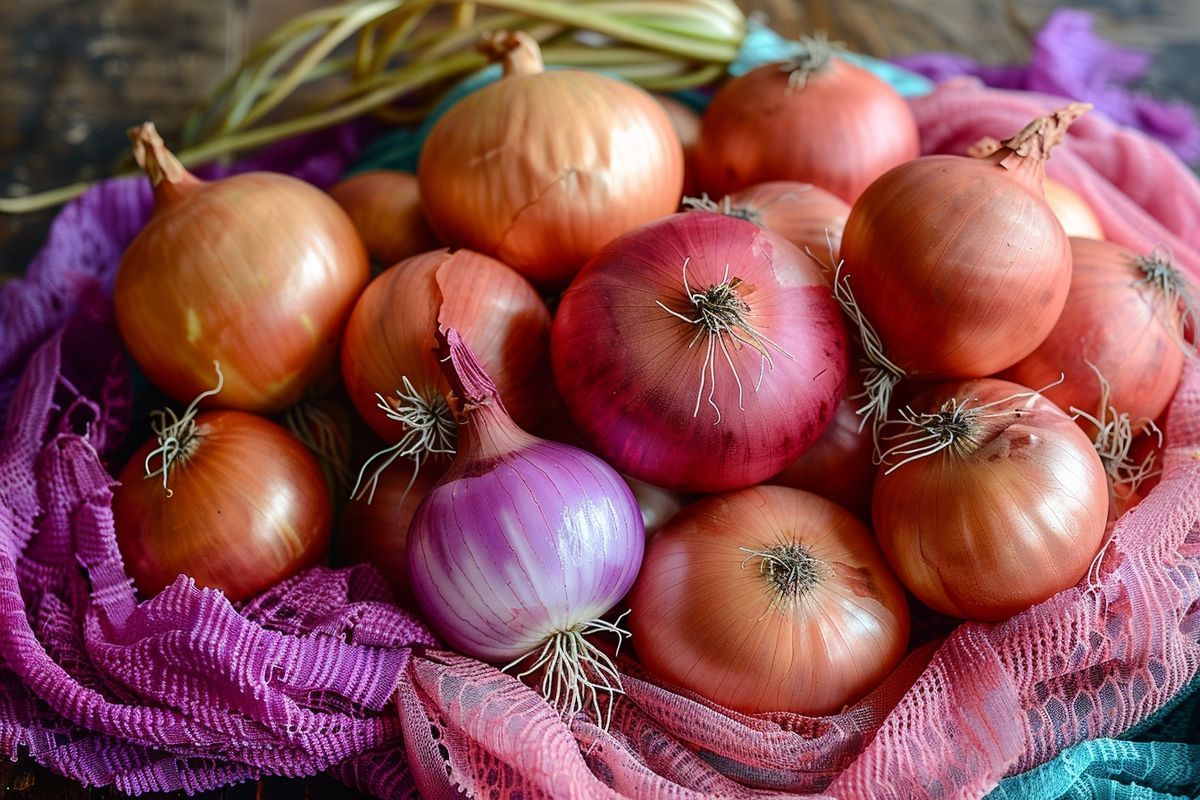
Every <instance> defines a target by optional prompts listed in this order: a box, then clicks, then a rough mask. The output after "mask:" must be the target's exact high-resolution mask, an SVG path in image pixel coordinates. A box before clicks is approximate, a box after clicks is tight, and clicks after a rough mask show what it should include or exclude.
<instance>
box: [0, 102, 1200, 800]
mask: <svg viewBox="0 0 1200 800" xmlns="http://www.w3.org/2000/svg"><path fill="white" fill-rule="evenodd" d="M1030 104H1032V105H1030ZM1053 104H1054V102H1053V101H1050V100H1048V99H1045V98H1037V97H1030V96H1020V95H1011V94H1005V93H1000V92H994V91H987V90H982V89H980V88H979V87H978V86H976V85H972V84H951V85H947V86H946V87H945V88H943V89H941V90H939V92H937V93H936V94H934V95H933V96H932V97H930V98H926V99H922V100H918V101H916V102H915V104H914V108H915V110H916V113H917V116H918V119H919V120H920V122H921V127H922V131H923V134H924V137H925V138H924V141H925V145H926V148H927V149H928V150H931V151H932V150H939V151H944V150H959V149H961V147H963V146H965V145H967V144H970V143H971V142H973V141H974V140H975V139H976V138H978V137H979V136H982V135H985V134H986V135H1005V134H1006V133H1007V132H1010V131H1015V130H1017V129H1018V128H1020V126H1021V125H1022V124H1024V122H1026V121H1027V120H1028V118H1029V117H1030V116H1031V115H1032V114H1031V113H1030V108H1031V107H1032V108H1035V109H1041V108H1044V107H1048V106H1049V105H1053ZM968 118H969V119H970V121H969V122H966V121H964V120H967V119H968ZM1085 121H1086V123H1087V124H1086V125H1085V124H1083V123H1084V121H1081V123H1080V125H1079V127H1078V128H1077V130H1078V131H1079V133H1078V135H1077V136H1076V135H1073V136H1072V138H1071V140H1070V141H1069V142H1068V145H1067V146H1066V147H1065V148H1063V150H1062V151H1060V152H1059V154H1058V155H1056V156H1055V158H1054V160H1052V162H1051V170H1052V173H1053V174H1055V176H1056V177H1059V178H1060V179H1061V180H1063V181H1064V182H1065V183H1068V185H1071V186H1073V187H1074V188H1076V189H1077V190H1080V191H1081V192H1083V193H1084V195H1085V197H1087V198H1088V199H1090V200H1092V201H1093V202H1094V203H1095V204H1096V206H1097V210H1098V211H1099V212H1100V214H1101V218H1102V220H1103V221H1104V223H1105V225H1106V228H1107V230H1108V232H1109V235H1110V236H1111V237H1112V238H1113V239H1115V240H1117V241H1122V242H1124V243H1126V244H1129V245H1130V246H1131V247H1135V248H1143V247H1146V246H1147V245H1148V244H1153V243H1157V242H1159V241H1162V242H1166V243H1169V244H1170V246H1171V247H1172V249H1173V250H1175V253H1176V257H1177V259H1178V260H1179V261H1181V262H1182V263H1183V264H1185V266H1186V267H1187V268H1188V269H1189V270H1190V271H1191V273H1192V274H1193V276H1197V275H1200V260H1197V258H1196V253H1197V252H1200V226H1196V225H1195V221H1196V220H1197V218H1198V217H1200V189H1198V188H1197V186H1196V184H1195V181H1194V178H1192V177H1191V175H1190V173H1188V172H1187V171H1186V169H1185V168H1183V167H1182V166H1181V165H1180V164H1179V163H1178V162H1177V161H1175V160H1174V159H1173V158H1172V157H1170V156H1169V155H1167V154H1165V152H1164V151H1162V149H1161V148H1160V147H1158V146H1156V145H1153V144H1150V143H1148V141H1147V140H1145V139H1144V138H1142V137H1140V136H1138V135H1135V134H1131V133H1127V132H1124V131H1122V130H1119V129H1117V128H1115V127H1114V126H1112V125H1111V124H1110V123H1107V122H1105V121H1104V120H1102V119H1098V118H1097V119H1094V120H1087V118H1085ZM357 137H358V133H356V132H355V131H354V130H351V129H343V130H342V131H340V132H338V133H337V134H336V135H335V136H334V137H332V138H331V137H325V138H324V139H317V140H312V139H310V140H307V141H304V142H300V143H293V144H292V145H291V146H290V150H289V151H288V152H287V154H286V158H284V159H283V160H282V161H280V162H279V163H276V164H275V165H274V166H276V167H278V168H285V169H289V170H298V169H304V170H307V172H306V173H305V174H307V175H308V176H309V177H310V178H312V179H314V180H316V181H317V182H324V181H327V180H329V179H330V178H331V177H332V176H333V175H336V174H337V171H338V170H339V169H340V167H341V165H342V163H344V160H345V157H347V156H349V155H351V154H352V153H353V152H354V150H355V149H356V147H357ZM314 155H315V156H316V159H317V160H315V161H314V160H312V159H310V158H307V157H308V156H314ZM314 165H315V166H314ZM1155 187H1156V188H1155ZM1152 188H1155V190H1154V191H1152ZM1161 198H1169V200H1164V199H1161ZM148 202H149V198H148V193H147V192H145V190H144V189H143V188H142V186H141V185H140V184H139V183H138V182H113V183H110V184H107V185H105V186H104V187H100V188H99V189H97V190H94V191H93V192H91V193H89V194H88V195H87V196H85V197H84V198H82V199H81V200H80V201H78V202H76V203H75V204H73V205H72V206H71V207H69V208H68V209H67V210H66V211H64V213H63V214H62V215H61V216H60V219H59V221H58V223H57V225H56V227H55V230H54V232H53V234H52V236H51V239H50V242H49V243H48V245H47V248H46V250H45V251H44V252H43V254H42V255H41V256H40V257H39V259H38V260H37V262H35V264H34V265H32V266H31V269H30V274H29V277H28V279H27V280H25V281H23V282H19V283H16V284H11V285H9V286H5V287H2V288H0V418H2V419H3V421H4V429H3V430H4V432H3V436H2V438H0V750H2V751H3V752H5V753H7V754H8V755H10V756H13V755H15V754H16V753H17V752H18V751H19V750H20V749H22V748H25V749H27V750H28V752H30V753H32V754H33V755H34V757H35V758H36V759H37V760H39V761H40V762H42V763H44V764H48V765H50V766H51V767H52V768H54V769H56V770H58V771H60V772H63V773H65V774H67V775H70V776H72V777H75V778H77V779H79V780H82V781H84V782H86V783H93V784H115V785H116V786H118V787H120V788H121V789H123V790H125V791H129V792H141V791H147V790H150V789H177V788H182V789H185V790H187V791H198V790H202V789H206V788H211V787H214V786H219V785H222V784H227V783H231V782H235V781H240V780H244V779H248V778H252V777H256V776H259V775H263V774H283V775H301V774H311V773H314V772H317V771H321V770H326V769H328V770H332V771H333V772H334V774H336V775H337V776H338V777H340V778H341V779H342V780H344V781H346V782H347V783H348V784H350V785H352V786H355V787H358V788H360V789H363V790H365V791H368V792H371V793H373V794H376V795H378V796H381V797H406V796H415V792H417V791H420V793H421V796H424V797H429V798H452V797H459V796H462V795H464V794H465V795H467V796H470V797H480V798H514V799H515V798H520V799H521V800H531V799H532V798H572V797H578V798H605V797H612V798H617V797H638V798H710V797H731V798H732V797H736V798H740V797H782V796H816V797H838V798H855V799H856V800H857V798H909V797H978V796H981V795H982V794H984V793H986V792H987V791H988V790H989V789H990V788H992V787H993V786H995V785H996V783H997V782H998V780H999V779H1000V778H1001V777H1002V776H1004V775H1006V774H1010V773H1013V772H1018V771H1021V770H1023V769H1025V768H1028V767H1030V766H1033V765H1035V764H1037V763H1040V762H1042V761H1044V760H1046V759H1048V758H1049V757H1051V756H1053V755H1054V754H1055V753H1057V752H1058V751H1059V750H1061V749H1062V748H1063V747H1065V746H1067V745H1070V744H1073V743H1075V742H1078V741H1080V740H1082V739H1084V738H1090V737H1095V736H1099V735H1112V734H1117V733H1119V732H1121V731H1122V730H1124V729H1126V728H1128V727H1129V726H1130V725H1132V724H1134V723H1136V722H1137V721H1139V720H1141V719H1143V718H1145V717H1146V716H1147V715H1149V714H1150V713H1152V712H1153V711H1154V710H1156V709H1157V708H1159V707H1160V706H1161V705H1162V704H1163V703H1164V702H1166V701H1167V700H1168V699H1169V698H1170V697H1171V696H1172V695H1173V694H1174V693H1176V692H1177V691H1178V690H1179V688H1180V687H1182V686H1183V685H1184V684H1186V683H1187V682H1188V681H1189V680H1191V679H1192V678H1193V677H1194V676H1195V675H1196V673H1197V670H1198V668H1200V651H1198V646H1197V641H1198V639H1200V617H1198V616H1197V609H1200V491H1198V490H1200V485H1198V484H1200V368H1197V366H1196V365H1195V364H1191V365H1189V367H1188V370H1187V372H1186V374H1185V378H1184V381H1183V384H1182V385H1181V387H1180V389H1179V392H1178V394H1177V396H1176V398H1175V400H1174V403H1173V405H1172V408H1171V413H1170V423H1169V426H1168V431H1167V437H1168V451H1167V453H1166V460H1165V473H1164V476H1163V479H1162V481H1161V483H1160V484H1159V486H1158V487H1157V488H1156V489H1155V490H1154V491H1153V492H1152V493H1151V494H1150V495H1149V497H1148V498H1147V499H1146V500H1145V501H1144V502H1143V503H1142V504H1141V505H1140V506H1138V507H1137V508H1136V509H1135V510H1134V511H1132V512H1131V513H1129V514H1128V515H1126V516H1125V517H1124V518H1122V519H1121V520H1120V521H1118V523H1117V524H1116V526H1115V528H1114V531H1113V538H1112V541H1111V543H1110V544H1109V546H1108V548H1107V549H1106V551H1105V553H1106V554H1105V558H1104V559H1103V562H1102V568H1101V571H1100V577H1099V580H1098V581H1097V583H1096V585H1094V586H1091V587H1089V586H1081V587H1078V588H1075V589H1072V590H1070V591H1067V592H1064V593H1062V594H1060V595H1058V596H1057V597H1055V598H1053V599H1052V600H1050V601H1048V602H1047V603H1044V604H1042V605H1040V606H1038V607H1036V608H1033V609H1031V610H1029V611H1028V612H1025V613H1023V614H1021V615H1018V616H1017V617H1015V618H1013V619H1011V620H1009V621H1007V622H1005V623H1001V624H995V625H981V624H967V625H962V626H959V627H958V628H957V629H956V630H954V632H953V633H952V634H951V635H950V636H949V637H947V638H946V639H945V640H944V641H940V640H939V641H934V642H931V643H929V644H927V645H924V646H922V647H921V648H918V649H917V650H916V651H915V652H914V653H912V654H911V655H910V656H909V657H908V658H907V659H906V660H905V661H904V662H903V663H902V664H901V666H900V667H899V668H898V669H897V670H896V672H895V673H894V674H893V675H892V676H891V678H890V679H889V680H888V681H887V682H886V683H885V684H884V685H883V686H881V687H880V688H879V689H877V690H876V691H875V692H873V693H872V694H871V695H870V696H868V697H867V698H866V699H864V700H863V701H861V702H859V703H857V704H856V705H854V706H853V707H850V708H848V709H846V710H844V711H843V712H842V713H840V714H837V715H833V716H829V717H823V718H809V717H802V716H797V715H791V714H769V715H759V716H756V717H747V716H744V715H740V714H735V713H732V712H728V711H725V710H722V709H721V708H718V707H716V706H714V705H713V704H711V703H709V702H707V701H705V700H703V699H701V698H697V697H694V696H690V695H687V694H685V693H680V692H676V691H672V690H671V689H670V687H664V686H662V685H660V684H659V683H657V682H656V681H654V680H652V679H651V678H649V677H648V676H646V675H644V674H643V673H642V672H641V671H640V670H639V669H638V667H637V665H636V664H635V663H633V662H632V661H629V660H628V659H625V660H623V661H622V662H621V663H622V665H623V667H624V669H625V671H626V673H627V677H626V689H627V695H626V696H625V697H624V698H622V699H621V700H620V701H619V702H618V704H617V707H616V713H615V717H614V721H613V725H612V728H611V730H610V731H608V732H602V731H600V730H599V729H597V728H596V726H595V725H594V724H592V723H591V722H589V721H588V720H586V719H584V718H579V719H576V720H573V721H572V722H571V724H570V725H569V726H568V724H567V723H564V722H563V721H562V720H561V719H559V718H558V716H557V715H556V714H555V713H554V712H553V711H552V710H551V709H550V708H549V707H548V706H547V705H546V704H545V703H544V702H543V701H542V700H541V699H540V698H539V697H538V696H537V695H536V694H535V693H534V692H533V691H532V690H531V689H529V688H527V687H526V686H524V685H523V684H521V683H519V682H518V681H516V680H515V679H513V678H512V677H510V676H508V675H505V674H503V673H501V672H500V671H498V670H497V669H496V668H494V667H492V666H488V665H485V664H481V663H479V662H476V661H473V660H471V659H467V658H464V657H462V656H458V655H455V654H452V653H448V652H444V651H439V650H435V649H432V647H431V645H432V644H433V640H432V639H431V637H430V635H429V633H428V631H427V630H426V629H425V628H424V627H422V626H421V625H420V624H419V623H418V622H417V621H416V620H414V619H412V618H411V617H410V616H408V615H407V614H405V613H404V612H403V611H401V610H399V609H398V608H396V607H395V606H393V605H391V604H390V603H389V602H388V594H387V590H386V589H385V587H384V584H383V582H382V581H381V580H380V578H379V577H378V576H377V575H376V574H375V573H374V572H373V571H371V570H369V569H366V568H356V569H351V570H340V571H335V570H329V569H325V568H317V569H314V570H311V571H309V572H307V573H305V574H303V575H301V576H298V577H297V578H295V579H293V580H291V581H288V582H286V583H285V584H283V585H281V586H278V587H276V588H274V589H272V590H271V591H269V592H267V593H266V594H265V595H263V596H262V597H260V598H258V599H256V600H255V601H253V602H251V603H249V604H247V605H245V606H244V607H240V608H238V607H234V606H231V605H230V604H229V603H227V602H226V601H225V600H224V599H223V598H222V597H221V596H220V595H218V594H217V593H214V592H209V591H200V590H197V589H196V588H195V587H194V586H192V585H191V584H190V583H189V582H188V581H187V580H186V579H180V580H179V581H177V582H176V583H175V584H174V585H172V586H171V587H169V588H168V589H167V590H165V591H164V592H163V593H161V594H160V595H159V596H157V597H155V598H152V599H150V600H148V601H146V602H142V603H138V602H137V601H136V599H135V597H134V595H133V592H132V590H131V588H130V584H129V581H128V579H127V578H126V576H125V574H124V571H123V568H122V565H121V562H120V558H119V554H118V552H117V549H116V547H115V541H114V537H113V530H112V516H111V510H110V502H109V501H110V494H109V491H110V487H111V485H112V478H111V477H110V476H111V474H112V473H113V472H114V471H115V469H116V467H117V466H118V465H114V464H109V463H107V462H106V461H105V459H106V456H107V454H108V453H109V452H110V450H111V446H112V445H113V444H114V443H115V442H116V441H118V440H119V439H120V437H121V436H122V435H124V433H125V431H126V430H127V428H128V420H127V419H126V417H127V416H128V404H129V388H128V380H127V376H126V371H125V366H124V361H123V356H122V353H121V351H120V347H119V343H118V342H117V340H116V337H115V335H114V333H113V329H112V325H111V320H110V312H109V300H108V292H109V291H110V289H111V281H112V272H113V269H114V268H115V265H116V260H117V258H118V257H119V254H120V252H121V249H122V248H123V247H124V244H125V242H127V241H128V238H129V237H130V236H131V235H132V234H133V232H134V231H136V230H137V228H138V226H139V225H140V224H141V221H142V220H143V219H144V217H145V214H146V213H147V211H148ZM139 424H140V423H139Z"/></svg>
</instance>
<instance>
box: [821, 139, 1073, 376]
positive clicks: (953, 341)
mask: <svg viewBox="0 0 1200 800" xmlns="http://www.w3.org/2000/svg"><path fill="white" fill-rule="evenodd" d="M1072 118H1073V117H1072ZM1044 119H1045V120H1046V130H1047V131H1050V132H1049V133H1047V134H1046V137H1045V138H1046V141H1041V140H1038V137H1039V136H1040V135H1041V134H1039V133H1034V134H1033V135H1032V136H1031V137H1030V138H1031V139H1035V140H1037V141H1035V143H1034V145H1033V150H1032V151H1031V152H1030V154H1029V155H1028V156H1018V155H1017V154H1016V153H1015V152H1014V151H1013V150H1011V149H1009V148H1008V147H1002V148H1001V149H1000V150H998V151H997V152H996V153H994V154H992V155H990V156H988V157H986V158H966V157H964V156H953V155H932V156H922V157H921V158H918V159H915V160H913V161H910V162H908V163H906V164H902V165H901V166H899V167H896V168H895V169H892V170H890V171H889V172H887V173H886V174H884V175H883V176H882V177H880V178H879V179H878V180H876V181H875V182H874V183H872V184H871V186H870V187H869V188H868V189H867V190H866V191H865V192H864V193H863V195H862V197H861V198H860V199H859V200H858V202H856V203H855V204H854V208H853V209H852V210H851V212H850V217H849V219H848V220H847V222H846V229H845V232H844V234H843V236H842V249H841V257H842V259H843V260H844V262H845V264H844V267H843V272H842V274H843V275H845V276H846V278H847V280H848V282H849V284H850V286H851V288H852V290H853V292H854V296H855V300H856V301H857V303H858V307H859V309H861V311H862V312H863V313H864V314H865V316H866V317H867V319H869V320H870V322H871V324H872V325H873V326H874V328H875V330H876V332H877V333H878V334H879V336H880V338H881V339H882V341H883V345H884V349H885V350H886V353H887V357H888V358H889V359H890V360H891V361H892V362H894V363H895V364H897V365H899V366H900V367H901V368H902V369H903V370H904V371H905V372H906V373H907V374H908V375H910V376H914V377H920V378H926V379H944V378H953V377H961V378H970V377H983V376H986V375H991V374H994V373H996V372H999V371H1000V370H1002V369H1004V368H1006V367H1009V366H1012V365H1013V364H1015V363H1016V362H1017V361H1020V360H1021V359H1022V358H1024V357H1025V356H1027V355H1029V353H1031V352H1033V350H1034V349H1035V348H1036V347H1037V346H1038V345H1039V344H1041V342H1042V341H1043V340H1044V339H1045V338H1046V336H1047V334H1049V333H1050V330H1051V329H1052V328H1053V327H1054V323H1055V322H1056V321H1057V320H1058V316H1059V314H1060V313H1061V312H1062V308H1063V305H1064V303H1065V302H1066V299H1067V289H1068V286H1069V285H1070V280H1071V251H1070V246H1069V244H1068V242H1067V236H1066V234H1065V233H1064V232H1063V229H1062V225H1061V224H1059V222H1058V220H1057V219H1056V218H1055V216H1054V214H1053V212H1051V210H1050V208H1049V207H1048V206H1047V205H1046V202H1045V198H1044V197H1043V195H1042V182H1043V179H1044V171H1045V167H1044V160H1043V159H1044V155H1045V153H1046V152H1047V151H1048V150H1049V148H1050V147H1051V146H1052V145H1053V135H1054V134H1059V135H1061V133H1062V131H1063V130H1064V129H1065V124H1062V123H1061V122H1059V120H1058V118H1057V117H1055V118H1053V120H1052V118H1050V117H1047V118H1044ZM1052 122H1053V124H1052ZM1055 125H1058V126H1060V127H1055ZM1023 133H1025V132H1023ZM1010 141H1012V140H1010ZM1014 144H1015V142H1014ZM1026 144H1028V141H1027V142H1026Z"/></svg>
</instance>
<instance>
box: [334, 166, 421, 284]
mask: <svg viewBox="0 0 1200 800" xmlns="http://www.w3.org/2000/svg"><path fill="white" fill-rule="evenodd" d="M329 196H330V197H332V198H333V199H334V200H336V201H337V203H338V205H340V206H341V207H342V208H343V209H345V210H346V213H347V214H349V215H350V219H351V220H353V221H354V227H355V228H356V229H358V233H359V235H360V236H362V240H363V243H364V244H365V245H366V246H367V252H368V253H370V254H371V258H372V259H373V260H374V261H375V262H376V263H378V264H380V265H382V266H384V267H389V266H391V265H392V264H395V263H396V262H397V261H403V260H404V259H406V258H408V257H409V256H415V255H417V254H418V253H424V252H425V251H427V250H433V249H435V248H437V247H439V246H440V245H439V243H438V240H437V239H436V238H434V236H433V231H431V230H429V224H428V223H427V222H426V221H425V214H424V213H423V212H422V211H421V196H420V192H419V191H418V189H417V176H415V175H409V174H408V173H407V172H399V171H396V170H388V169H380V170H372V171H370V172H363V173H360V174H358V175H355V176H353V177H350V178H346V179H345V180H343V181H340V182H339V183H337V184H335V185H334V186H333V187H331V188H330V190H329Z"/></svg>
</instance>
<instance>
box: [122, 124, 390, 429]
mask: <svg viewBox="0 0 1200 800" xmlns="http://www.w3.org/2000/svg"><path fill="white" fill-rule="evenodd" d="M130 137H131V138H132V139H133V142H134V155H135V156H136V158H137V161H138V163H139V164H140V165H141V166H142V167H143V168H145V170H146V173H147V174H148V175H149V176H150V180H151V182H152V183H153V185H154V197H155V210H154V214H153V216H152V217H151V218H150V221H149V222H148V223H147V224H146V226H145V227H144V228H143V229H142V230H141V232H140V233H139V234H138V235H137V238H135V239H134V240H133V242H132V243H131V244H130V245H129V247H128V248H127V249H126V251H125V254H124V256H123V257H122V259H121V263H120V266H119V267H118V270H117V276H116V284H115V286H114V289H113V300H114V305H115V308H116V319H117V325H118V327H119V328H120V331H121V336H122V338H123V339H124V341H125V345H126V347H128V348H129V352H130V353H131V354H132V355H133V358H134V360H136V361H137V363H138V366H140V367H141V368H142V370H143V371H144V372H145V373H146V375H147V377H149V379H150V380H151V381H153V382H154V384H155V385H157V386H158V387H159V388H160V389H162V390H163V391H164V392H166V393H167V394H168V395H170V396H171V397H172V398H174V399H175V400H176V401H178V402H180V403H187V402H189V401H190V400H191V399H192V398H193V397H196V396H197V395H199V394H200V393H202V392H204V390H205V389H206V388H207V387H208V385H209V380H210V376H211V374H212V364H213V362H214V361H218V362H220V364H221V367H222V368H223V369H224V371H225V387H224V389H223V391H222V392H221V396H220V398H219V400H218V401H217V402H219V403H220V404H221V405H222V406H224V407H227V408H239V409H242V410H247V411H259V412H273V411H280V410H282V409H284V408H286V407H287V406H289V405H291V404H292V403H294V402H296V400H298V399H299V398H300V397H301V395H302V394H303V393H304V392H305V391H306V390H307V389H309V388H310V387H311V386H312V385H313V384H314V383H317V382H322V381H325V380H328V379H330V378H334V379H336V375H337V353H338V337H339V336H340V335H341V332H342V327H343V325H344V324H345V322H346V318H347V317H348V316H349V314H350V309H351V308H353V306H354V301H355V299H356V298H357V297H358V294H359V292H360V291H362V288H363V286H364V285H366V283H367V280H368V278H369V277H370V275H369V268H368V263H367V254H366V251H365V250H364V248H363V244H362V241H361V240H360V239H359V237H358V234H357V233H356V232H355V230H354V225H353V224H352V223H351V221H350V219H349V217H347V216H346V214H345V212H343V211H342V209H341V208H339V207H338V205H337V203H335V202H334V201H333V200H331V199H330V198H329V196H328V195H326V194H325V193H324V192H322V191H320V190H318V189H316V188H314V187H312V186H310V185H308V184H307V183H304V182H303V181H300V180H297V179H296V178H292V177H289V176H287V175H280V174H277V173H268V172H251V173H245V174H241V175H234V176H232V177H229V178H225V179H223V180H219V181H214V182H211V183H206V182H203V181H201V180H199V179H197V178H196V177H195V176H193V175H191V174H190V173H189V172H187V170H185V169H184V168H183V166H182V165H180V163H179V161H178V160H176V158H175V157H174V156H173V155H171V153H169V152H168V151H167V150H166V148H165V147H164V146H163V141H162V138H161V137H160V136H159V135H158V133H157V132H156V131H155V129H154V126H153V125H151V124H150V123H146V124H145V125H143V126H141V127H140V128H134V129H133V130H131V131H130Z"/></svg>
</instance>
